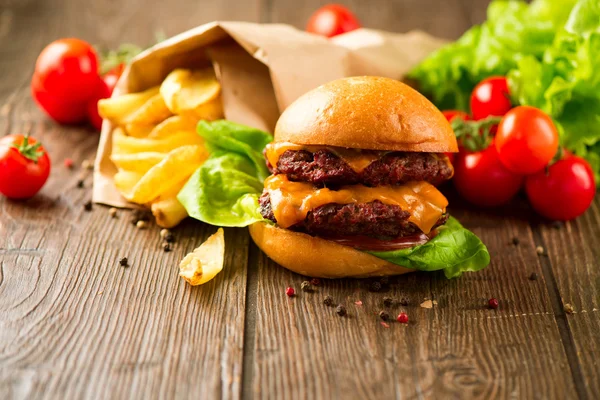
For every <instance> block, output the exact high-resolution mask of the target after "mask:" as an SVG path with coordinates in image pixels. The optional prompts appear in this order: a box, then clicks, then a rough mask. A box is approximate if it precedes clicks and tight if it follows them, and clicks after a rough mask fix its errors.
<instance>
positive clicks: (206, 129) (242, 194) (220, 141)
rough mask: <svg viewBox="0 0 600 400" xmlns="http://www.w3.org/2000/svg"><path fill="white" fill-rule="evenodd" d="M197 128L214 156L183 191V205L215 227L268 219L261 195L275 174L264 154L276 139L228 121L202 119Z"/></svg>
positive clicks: (195, 216) (181, 199) (197, 217)
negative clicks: (266, 182) (261, 202)
mask: <svg viewBox="0 0 600 400" xmlns="http://www.w3.org/2000/svg"><path fill="white" fill-rule="evenodd" d="M197 129H198V134H200V136H202V137H203V138H204V140H205V141H206V146H207V148H208V149H209V151H210V153H211V155H210V157H209V159H208V160H207V161H206V162H205V163H204V164H203V165H202V166H201V167H200V168H198V169H197V170H196V172H195V173H194V174H193V175H192V177H191V178H190V179H189V180H188V182H187V183H186V184H185V186H184V187H183V189H181V191H180V192H179V194H178V196H177V199H178V200H179V202H180V203H181V204H182V205H183V206H184V207H185V209H186V210H187V212H188V214H189V215H190V216H191V217H192V218H195V219H198V220H200V221H203V222H206V223H208V224H211V225H218V226H237V227H242V226H248V225H250V224H253V223H254V222H258V221H262V220H263V217H262V215H261V214H260V212H259V205H258V197H259V196H260V193H261V192H262V189H263V181H264V180H265V178H266V177H267V176H268V175H269V170H268V169H267V167H266V165H265V161H264V158H263V156H262V151H263V149H264V148H265V146H266V145H267V144H268V143H270V142H271V141H272V140H273V137H272V136H271V135H270V134H268V133H267V132H263V131H261V130H259V129H254V128H250V127H247V126H244V125H240V124H236V123H233V122H229V121H225V120H220V121H214V122H206V121H200V122H199V123H198V128H197Z"/></svg>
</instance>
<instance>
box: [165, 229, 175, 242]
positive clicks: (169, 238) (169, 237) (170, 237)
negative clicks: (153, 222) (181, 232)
mask: <svg viewBox="0 0 600 400" xmlns="http://www.w3.org/2000/svg"><path fill="white" fill-rule="evenodd" d="M165 241H166V242H167V243H174V242H175V235H173V234H172V233H171V232H169V233H167V236H165Z"/></svg>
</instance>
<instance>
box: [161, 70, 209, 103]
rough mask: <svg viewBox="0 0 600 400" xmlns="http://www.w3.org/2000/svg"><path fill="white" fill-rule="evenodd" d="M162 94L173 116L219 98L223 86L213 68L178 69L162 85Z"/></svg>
mask: <svg viewBox="0 0 600 400" xmlns="http://www.w3.org/2000/svg"><path fill="white" fill-rule="evenodd" d="M160 94H161V95H162V97H163V98H164V100H165V104H166V106H167V107H168V108H169V110H171V112H172V113H173V114H183V113H185V112H189V111H192V110H195V109H196V108H198V107H200V106H202V105H203V104H206V103H209V102H211V101H212V100H214V99H216V98H218V97H219V95H220V94H221V84H220V83H219V81H218V80H217V77H216V75H215V71H214V70H213V68H212V67H209V68H204V69H199V70H189V69H176V70H174V71H172V72H171V73H170V74H169V75H168V76H167V77H166V78H165V80H164V81H163V83H162V84H161V85H160Z"/></svg>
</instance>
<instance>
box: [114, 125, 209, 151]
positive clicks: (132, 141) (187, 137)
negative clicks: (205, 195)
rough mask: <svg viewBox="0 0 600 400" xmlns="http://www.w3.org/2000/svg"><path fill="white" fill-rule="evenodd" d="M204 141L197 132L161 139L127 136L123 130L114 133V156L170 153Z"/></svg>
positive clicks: (179, 133)
mask: <svg viewBox="0 0 600 400" xmlns="http://www.w3.org/2000/svg"><path fill="white" fill-rule="evenodd" d="M203 143H204V141H203V140H202V138H201V137H200V136H199V135H198V134H197V133H195V132H178V133H176V134H173V135H171V136H168V137H165V138H161V139H148V138H134V137H129V136H125V134H124V133H123V130H122V129H115V130H114V132H113V142H112V146H113V147H112V154H113V155H114V154H123V153H125V154H128V153H145V152H157V153H168V152H170V151H171V150H173V149H176V148H178V147H181V146H185V145H202V144H203Z"/></svg>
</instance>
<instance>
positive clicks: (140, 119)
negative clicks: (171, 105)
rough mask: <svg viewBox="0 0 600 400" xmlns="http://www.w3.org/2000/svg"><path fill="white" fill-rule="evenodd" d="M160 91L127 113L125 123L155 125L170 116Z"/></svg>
mask: <svg viewBox="0 0 600 400" xmlns="http://www.w3.org/2000/svg"><path fill="white" fill-rule="evenodd" d="M171 115H172V114H171V111H169V109H168V108H167V106H166V104H165V101H164V99H163V98H162V96H161V95H160V93H157V94H155V95H154V96H152V97H151V98H149V99H148V101H146V102H145V103H144V104H143V105H142V106H141V107H140V108H138V109H137V110H135V111H134V112H132V113H131V114H129V115H128V116H127V118H126V120H125V121H126V123H127V124H128V125H129V124H135V125H156V124H158V123H160V122H162V121H164V120H165V119H167V118H169V117H170V116H171Z"/></svg>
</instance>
